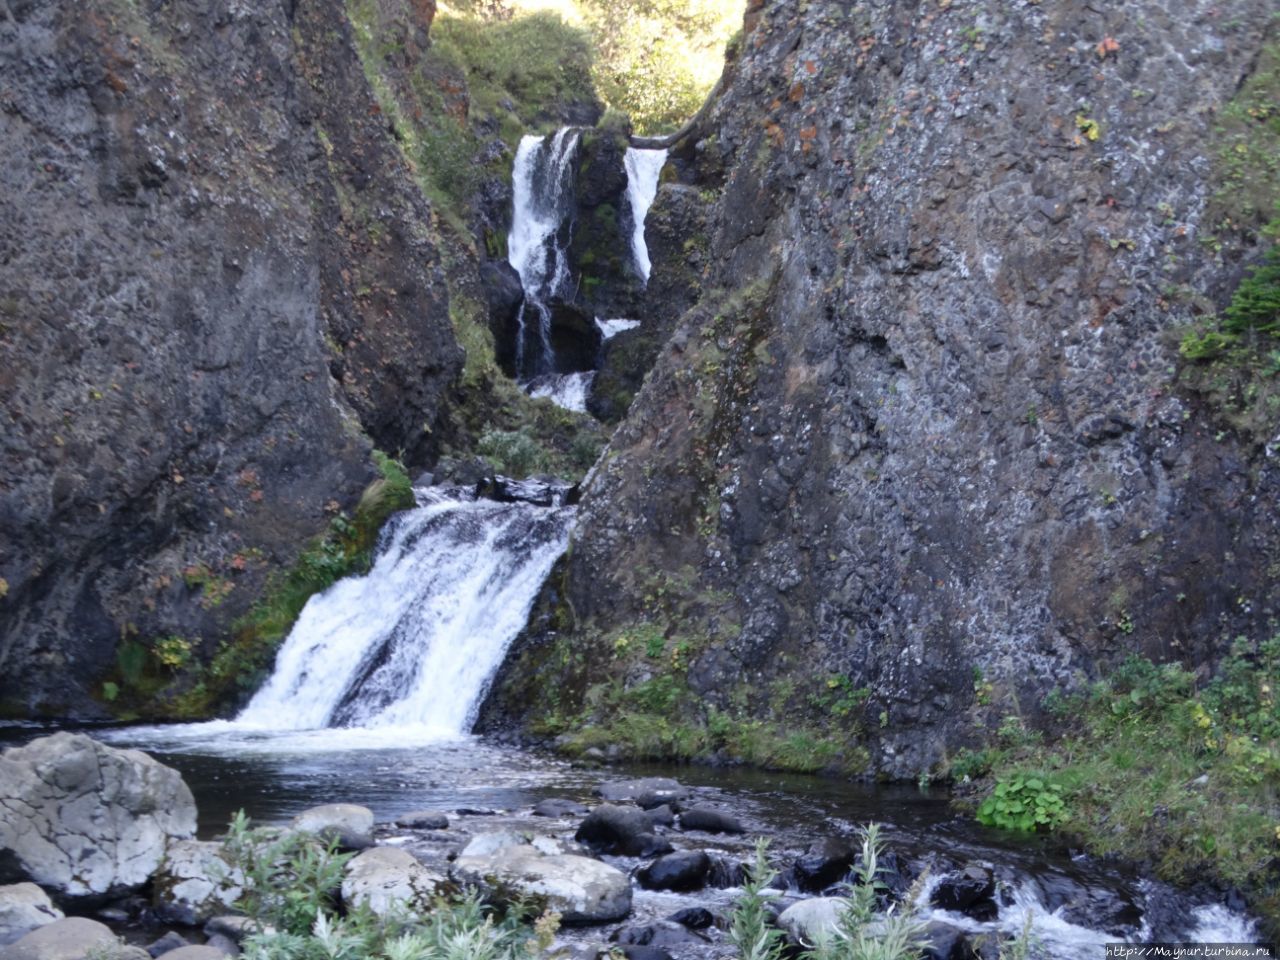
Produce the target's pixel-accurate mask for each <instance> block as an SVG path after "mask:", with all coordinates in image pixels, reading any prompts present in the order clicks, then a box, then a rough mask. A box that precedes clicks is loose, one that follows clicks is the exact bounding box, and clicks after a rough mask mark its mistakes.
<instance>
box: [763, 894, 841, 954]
mask: <svg viewBox="0 0 1280 960" xmlns="http://www.w3.org/2000/svg"><path fill="white" fill-rule="evenodd" d="M844 910H845V902H844V900H842V899H841V898H840V897H811V898H810V899H808V900H801V901H799V902H798V903H793V904H792V905H791V906H789V907H787V909H785V910H783V911H782V913H781V914H780V915H779V916H778V926H780V927H782V929H783V930H785V931H787V935H788V936H789V937H790V938H791V942H792V943H794V944H796V945H798V946H802V947H809V946H812V945H813V944H814V943H816V942H817V941H818V940H819V939H820V938H822V937H826V936H831V935H832V934H833V933H835V931H836V928H837V927H838V926H839V925H840V915H841V914H842V913H843V912H844Z"/></svg>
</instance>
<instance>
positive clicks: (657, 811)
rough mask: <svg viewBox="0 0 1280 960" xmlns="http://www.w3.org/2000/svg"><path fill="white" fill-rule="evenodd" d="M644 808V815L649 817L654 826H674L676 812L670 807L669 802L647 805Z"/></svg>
mask: <svg viewBox="0 0 1280 960" xmlns="http://www.w3.org/2000/svg"><path fill="white" fill-rule="evenodd" d="M641 809H643V810H644V815H645V816H646V817H648V818H649V822H650V823H652V824H653V825H654V826H655V827H674V826H675V823H676V812H675V811H674V810H672V809H671V804H669V803H664V804H662V805H661V806H658V807H649V808H644V807H642V808H641Z"/></svg>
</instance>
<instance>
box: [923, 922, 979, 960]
mask: <svg viewBox="0 0 1280 960" xmlns="http://www.w3.org/2000/svg"><path fill="white" fill-rule="evenodd" d="M922 939H923V940H924V942H925V945H924V960H980V955H979V953H978V951H977V950H976V949H975V948H974V946H973V941H972V940H970V939H969V934H968V933H967V932H966V931H964V930H961V929H960V928H959V927H953V926H952V925H951V924H949V923H938V922H934V923H931V924H929V925H928V926H927V927H925V928H924V933H923V934H922Z"/></svg>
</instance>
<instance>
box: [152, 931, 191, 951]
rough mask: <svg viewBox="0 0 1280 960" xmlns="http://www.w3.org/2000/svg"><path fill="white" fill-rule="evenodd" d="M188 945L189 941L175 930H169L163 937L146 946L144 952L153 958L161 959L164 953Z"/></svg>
mask: <svg viewBox="0 0 1280 960" xmlns="http://www.w3.org/2000/svg"><path fill="white" fill-rule="evenodd" d="M190 945H191V941H189V940H188V939H187V938H186V937H184V936H183V935H182V934H180V933H178V932H177V931H175V930H170V931H169V932H168V933H166V934H165V935H164V936H163V937H160V938H159V939H158V940H153V941H152V942H151V943H149V944H147V946H146V951H147V953H149V954H150V955H151V956H153V957H161V956H164V955H165V954H166V953H169V952H171V951H173V950H177V949H178V948H179V947H188V946H190Z"/></svg>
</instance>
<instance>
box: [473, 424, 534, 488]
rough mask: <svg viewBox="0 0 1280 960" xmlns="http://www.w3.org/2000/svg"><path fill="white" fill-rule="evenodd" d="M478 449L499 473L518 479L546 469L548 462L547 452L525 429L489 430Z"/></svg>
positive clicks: (481, 438) (482, 437) (477, 446)
mask: <svg viewBox="0 0 1280 960" xmlns="http://www.w3.org/2000/svg"><path fill="white" fill-rule="evenodd" d="M476 451H477V452H478V453H479V454H480V455H481V456H482V457H484V458H485V459H486V460H488V461H489V462H490V463H491V464H492V465H493V468H494V469H495V470H497V471H498V472H499V473H503V474H506V475H507V476H511V477H515V478H517V479H518V478H521V477H527V476H529V475H530V474H531V473H536V472H538V471H540V470H543V469H545V466H546V462H547V455H546V452H545V451H544V450H543V449H542V447H541V446H539V445H538V442H537V441H536V440H534V439H533V437H531V436H529V434H528V433H527V432H525V431H524V430H488V431H486V432H485V433H484V435H483V436H481V437H480V442H479V443H478V444H477V445H476Z"/></svg>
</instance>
